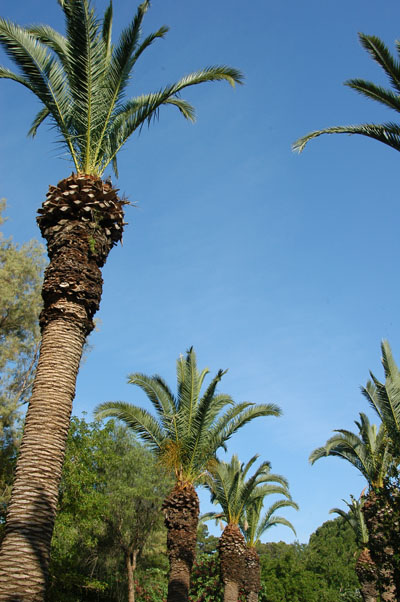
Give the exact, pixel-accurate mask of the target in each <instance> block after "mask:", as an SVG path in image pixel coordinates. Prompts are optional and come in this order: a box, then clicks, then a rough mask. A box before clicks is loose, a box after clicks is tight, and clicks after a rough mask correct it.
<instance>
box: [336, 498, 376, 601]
mask: <svg viewBox="0 0 400 602" xmlns="http://www.w3.org/2000/svg"><path fill="white" fill-rule="evenodd" d="M350 497H351V503H349V502H347V501H346V500H343V501H344V502H345V504H346V505H347V507H348V509H349V510H348V512H345V511H344V510H342V509H341V508H332V509H331V510H330V511H329V512H330V513H335V514H338V515H339V516H341V517H342V518H343V519H344V520H345V521H347V522H348V523H349V525H350V526H351V528H352V529H353V531H354V535H355V537H356V542H357V545H358V547H359V549H360V553H359V554H358V557H357V562H356V573H357V577H358V580H359V582H360V586H361V588H360V591H361V595H362V598H363V600H364V602H376V600H377V597H378V590H377V579H378V570H377V567H376V564H375V562H374V561H373V560H372V558H371V553H370V551H369V546H368V542H369V535H368V529H367V525H366V523H365V520H364V514H363V511H362V509H363V505H364V501H365V499H364V497H363V496H361V497H360V499H358V500H357V499H355V498H354V497H353V496H350Z"/></svg>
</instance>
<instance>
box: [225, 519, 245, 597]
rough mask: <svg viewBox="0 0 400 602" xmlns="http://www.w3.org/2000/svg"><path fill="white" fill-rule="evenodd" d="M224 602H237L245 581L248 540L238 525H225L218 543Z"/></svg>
mask: <svg viewBox="0 0 400 602" xmlns="http://www.w3.org/2000/svg"><path fill="white" fill-rule="evenodd" d="M218 549H219V557H220V562H221V577H222V581H223V583H224V602H237V601H238V599H239V590H240V587H241V586H242V584H243V583H244V574H245V557H246V542H245V540H244V537H243V535H242V533H241V531H240V529H239V527H238V526H237V525H234V524H229V525H227V526H226V527H225V529H224V531H223V533H222V535H221V537H220V540H219V544H218Z"/></svg>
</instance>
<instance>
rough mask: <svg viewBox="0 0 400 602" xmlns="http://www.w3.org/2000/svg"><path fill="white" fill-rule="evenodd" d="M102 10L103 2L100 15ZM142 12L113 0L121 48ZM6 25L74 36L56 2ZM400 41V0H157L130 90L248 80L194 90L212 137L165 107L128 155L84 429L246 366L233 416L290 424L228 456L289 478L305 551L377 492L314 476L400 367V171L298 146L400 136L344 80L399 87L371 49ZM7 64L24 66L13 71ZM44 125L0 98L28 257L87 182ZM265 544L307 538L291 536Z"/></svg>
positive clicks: (353, 144) (373, 148) (251, 435)
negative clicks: (385, 371) (63, 204)
mask: <svg viewBox="0 0 400 602" xmlns="http://www.w3.org/2000/svg"><path fill="white" fill-rule="evenodd" d="M105 5H106V3H105V2H104V1H103V0H101V1H100V0H98V1H97V2H96V6H97V9H98V12H99V13H101V12H102V11H104V8H105ZM135 6H136V4H135V3H134V2H133V3H132V2H126V1H125V0H114V12H115V33H117V32H118V31H119V30H120V28H121V27H122V26H123V24H124V23H126V22H127V21H128V20H129V19H131V17H132V15H133V12H134V10H135ZM1 14H2V16H3V17H6V18H9V19H11V20H15V21H17V22H19V23H21V24H28V23H32V22H46V23H50V24H51V25H53V26H54V27H56V28H62V26H63V24H62V20H61V11H60V9H59V7H58V5H57V2H56V0H46V2H43V3H37V2H33V1H27V0H20V1H19V2H10V1H9V0H3V2H2V9H1ZM399 23H400V6H399V4H398V2H395V1H394V0H386V2H385V3H379V4H378V3H377V2H375V1H372V0H366V1H365V0H363V1H361V0H353V1H352V2H351V3H349V2H344V1H343V0H338V1H337V2H335V3H326V2H320V1H319V0H313V1H310V0H306V1H305V2H302V3H299V2H296V1H295V0H282V1H281V2H274V3H272V2H265V0H254V1H253V2H252V3H248V4H245V3H243V2H238V1H237V0H218V2H215V0H203V1H202V2H190V1H189V2H188V1H187V0H162V1H161V0H153V3H152V7H151V10H150V11H149V13H148V14H147V15H146V19H145V22H144V33H149V32H150V31H154V30H155V29H156V28H158V27H159V26H160V25H163V24H167V25H169V26H170V27H171V31H170V32H169V34H168V35H167V37H166V39H165V40H163V41H160V42H159V43H158V44H155V45H153V46H152V47H151V48H150V49H149V50H148V51H147V52H146V54H145V55H143V58H142V61H141V63H140V65H138V68H137V71H136V73H135V78H134V80H133V81H132V88H131V90H132V95H136V94H141V93H144V92H150V91H154V90H157V89H159V88H160V87H161V86H163V85H164V84H167V83H170V82H172V81H175V80H176V79H178V78H179V77H180V76H182V75H184V74H186V73H188V72H190V71H193V70H196V69H198V68H201V67H204V66H207V65H211V64H229V65H232V66H235V67H237V68H239V69H241V70H242V71H243V72H244V74H245V76H246V83H245V85H244V86H240V87H238V88H236V89H235V90H232V89H231V88H230V87H229V86H228V85H226V84H224V83H218V84H207V85H203V86H197V87H195V88H193V89H190V90H188V91H187V93H186V94H185V95H184V98H187V99H188V100H189V101H191V102H192V103H194V104H195V106H196V109H197V114H198V120H197V122H196V124H195V125H190V124H189V123H187V122H185V121H184V120H183V119H182V117H181V116H180V115H179V114H178V113H177V112H176V111H175V112H174V110H173V108H171V107H167V108H165V110H164V111H161V114H160V120H159V122H158V123H156V124H155V125H154V126H152V127H151V129H150V130H147V128H145V129H143V131H142V134H141V135H140V136H139V137H136V138H134V139H132V140H131V141H130V142H128V144H127V145H126V147H125V150H123V151H122V153H121V155H120V160H119V171H120V177H119V180H118V186H119V188H120V189H121V192H122V193H125V194H126V195H127V196H128V197H129V199H130V200H131V202H133V203H134V204H135V206H134V207H129V208H128V210H127V221H128V222H129V226H128V227H127V229H126V233H125V236H124V243H123V247H118V248H116V249H114V250H113V252H112V253H111V255H110V258H109V261H108V263H107V265H106V267H105V269H104V280H105V286H104V295H103V301H102V306H101V310H100V312H99V314H98V318H99V325H98V331H97V332H95V333H94V334H93V335H92V336H91V339H90V342H91V344H92V345H93V349H92V351H91V353H90V354H89V355H88V356H87V358H86V360H85V362H84V364H83V366H82V368H81V371H80V374H79V377H78V384H77V394H76V400H75V405H74V413H76V414H80V413H81V412H83V411H86V412H88V417H89V418H91V412H92V409H93V407H94V406H95V405H97V404H98V403H100V402H102V401H106V400H112V399H114V400H116V399H118V400H126V401H131V402H133V403H138V404H143V405H145V406H146V403H147V402H146V399H145V398H144V397H143V396H142V395H140V394H139V390H136V389H135V388H134V387H132V386H131V385H127V384H126V379H127V375H128V374H129V373H130V372H137V371H140V372H144V373H148V374H153V373H159V374H161V375H162V376H163V377H164V378H166V379H167V380H168V381H169V382H170V383H171V385H174V382H175V360H176V358H177V357H178V355H179V354H180V353H184V351H185V349H187V348H188V347H189V346H191V345H193V346H194V348H195V350H196V352H197V355H198V362H199V366H200V367H204V366H208V367H209V368H210V371H211V373H212V374H214V373H215V372H216V371H217V370H218V369H219V368H229V372H228V373H227V375H226V376H225V377H224V379H223V381H222V383H221V390H223V391H225V392H227V393H230V394H231V395H232V396H233V397H234V399H235V400H237V401H243V400H249V401H254V402H257V403H261V402H274V403H277V404H278V405H279V406H280V407H281V408H282V411H283V416H282V417H281V418H265V419H260V420H259V421H257V422H254V423H253V424H252V425H250V426H247V427H246V428H244V429H243V431H242V432H240V433H238V434H237V435H235V436H234V437H233V438H232V439H231V441H230V444H229V454H228V457H230V455H231V454H232V453H237V454H238V455H239V457H240V458H241V459H243V461H247V460H248V459H249V458H250V457H251V456H252V455H253V454H255V453H259V454H260V456H261V459H263V460H267V459H268V460H270V461H271V463H272V469H273V471H274V472H277V473H280V474H283V475H284V476H286V477H287V478H288V479H289V483H290V488H291V492H292V495H293V499H294V500H295V501H297V502H298V503H299V505H300V511H299V512H297V513H296V512H295V511H294V510H291V509H287V510H286V512H285V511H282V514H285V516H286V517H287V518H289V519H290V520H291V521H292V522H293V524H294V526H295V527H296V530H297V535H298V539H299V541H301V542H307V541H308V537H309V535H310V534H311V533H312V532H313V531H314V530H315V529H316V528H317V527H318V526H319V525H321V524H322V523H323V522H324V521H325V520H328V519H329V518H331V516H330V515H329V514H328V512H329V509H330V508H332V507H335V506H342V507H343V508H344V507H345V505H344V504H343V503H342V502H341V500H342V499H343V498H346V499H349V496H350V494H353V495H355V496H358V495H359V494H360V493H361V491H362V489H363V488H364V486H365V482H364V481H363V479H362V477H361V476H360V475H359V474H358V473H357V472H356V471H355V469H352V468H351V467H350V466H347V465H346V463H345V462H341V461H340V460H338V459H334V458H327V459H326V460H325V459H323V460H320V461H319V462H318V463H317V464H315V466H313V467H311V466H310V465H309V464H308V456H309V454H310V452H311V451H312V450H313V449H314V448H316V447H318V446H320V445H322V444H323V443H324V442H325V441H326V440H327V439H328V438H329V437H330V436H331V434H332V430H333V429H335V428H348V429H352V430H353V429H355V428H356V427H355V425H354V422H353V421H354V420H355V419H357V418H358V413H359V412H360V411H366V412H367V413H368V414H369V415H370V416H371V418H373V419H374V420H375V418H374V416H373V415H372V414H371V413H370V412H369V410H368V408H367V406H366V402H365V400H364V399H363V397H362V396H361V394H360V392H359V386H360V385H363V384H365V382H366V380H367V379H368V371H369V369H371V370H372V371H373V372H374V373H375V374H376V375H377V376H378V377H382V370H381V365H380V348H379V345H380V340H381V339H382V338H388V339H389V341H390V343H391V345H392V349H393V352H394V355H395V357H397V359H398V361H399V362H400V330H399V300H400V290H399V284H398V274H397V266H398V263H399V260H398V258H399V255H400V241H399V236H398V228H399V213H400V210H399V206H398V198H397V190H398V165H399V156H398V155H397V153H396V152H395V151H394V150H392V149H389V148H388V147H385V146H384V145H382V144H379V143H377V142H374V141H372V140H368V139H364V138H362V137H351V138H349V137H348V136H325V137H322V138H320V139H318V140H316V141H313V142H311V143H310V145H309V147H307V148H306V150H305V151H304V153H303V154H302V155H300V156H298V155H295V154H293V153H292V152H291V148H290V147H291V144H292V142H293V141H294V140H295V139H296V138H298V137H299V136H301V135H303V134H305V133H307V132H308V131H310V130H313V129H318V128H322V127H327V126H331V125H344V124H354V123H361V122H368V121H369V122H377V123H378V122H382V121H389V120H395V115H393V114H392V112H391V111H390V110H388V109H387V110H386V109H385V108H381V107H380V106H379V105H375V103H373V102H372V101H368V100H366V99H363V98H361V97H360V96H358V95H357V94H356V93H355V92H353V91H352V90H350V89H348V88H346V87H345V86H343V82H344V81H345V80H346V79H349V78H353V77H361V78H364V79H370V80H372V81H374V82H376V83H381V84H383V85H386V80H385V78H384V74H383V72H381V70H380V68H379V67H378V66H377V65H376V64H375V63H374V62H373V61H372V60H371V59H370V58H369V56H368V55H367V53H366V52H365V51H364V50H363V49H362V48H361V46H360V44H359V42H358V38H357V32H358V31H362V32H364V33H367V34H374V35H378V36H379V37H381V38H382V39H384V40H385V42H386V43H387V45H388V46H389V47H390V48H391V49H393V48H394V45H393V43H394V40H395V39H396V37H397V36H400V31H399V27H400V25H399ZM0 62H2V63H3V64H8V63H7V59H6V58H5V57H4V55H2V56H1V59H0ZM37 108H38V105H37V102H36V100H35V99H34V98H31V97H30V95H29V93H28V92H27V91H25V90H24V89H22V87H18V86H17V85H16V84H13V83H12V82H7V81H4V80H3V81H2V82H1V85H0V123H1V136H0V158H1V160H0V182H1V186H0V196H1V197H5V198H6V199H7V201H8V216H9V220H8V222H7V224H6V233H7V234H12V235H13V236H14V239H15V240H16V241H19V242H23V241H25V240H27V239H30V238H32V237H35V238H38V237H39V232H38V230H37V228H36V224H35V214H36V209H37V208H38V207H39V205H40V204H41V202H42V201H43V200H44V197H45V194H46V192H47V187H48V185H49V184H54V183H56V182H57V181H58V180H60V179H61V178H63V177H66V176H67V175H69V173H70V172H71V171H72V166H71V165H70V164H69V163H68V162H67V161H66V160H65V158H64V157H60V156H59V149H58V147H57V146H56V145H55V144H54V132H53V131H51V130H46V128H45V127H44V128H43V130H42V132H40V131H39V134H38V136H37V138H36V139H35V140H34V141H32V140H30V139H27V138H26V132H27V130H28V129H29V126H30V123H31V120H32V118H33V116H34V114H35V112H36V110H37ZM206 498H207V496H206V495H205V494H204V495H202V498H201V499H202V510H204V511H207V510H209V507H208V505H207V503H206ZM265 540H266V541H268V540H270V541H279V540H284V541H288V542H290V541H293V535H292V533H291V532H290V531H289V530H288V529H285V528H284V527H277V528H275V529H274V530H271V531H270V532H269V533H268V534H267V535H266V537H265Z"/></svg>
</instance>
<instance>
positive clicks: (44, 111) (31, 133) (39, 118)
mask: <svg viewBox="0 0 400 602" xmlns="http://www.w3.org/2000/svg"><path fill="white" fill-rule="evenodd" d="M49 115H50V111H49V109H48V108H47V107H44V108H43V109H41V110H40V111H39V112H38V114H37V115H36V117H35V119H34V120H33V122H32V125H31V128H30V130H29V132H28V136H31V137H32V138H34V137H35V136H36V133H37V130H38V127H39V126H40V125H41V124H42V123H43V122H44V121H45V119H46V118H47V117H48V116H49Z"/></svg>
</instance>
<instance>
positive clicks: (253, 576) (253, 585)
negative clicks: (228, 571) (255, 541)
mask: <svg viewBox="0 0 400 602" xmlns="http://www.w3.org/2000/svg"><path fill="white" fill-rule="evenodd" d="M243 586H244V591H245V593H246V599H247V602H257V601H258V592H259V591H260V589H261V569H260V557H259V555H258V553H257V551H256V549H255V548H246V555H245V574H244V580H243Z"/></svg>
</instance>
